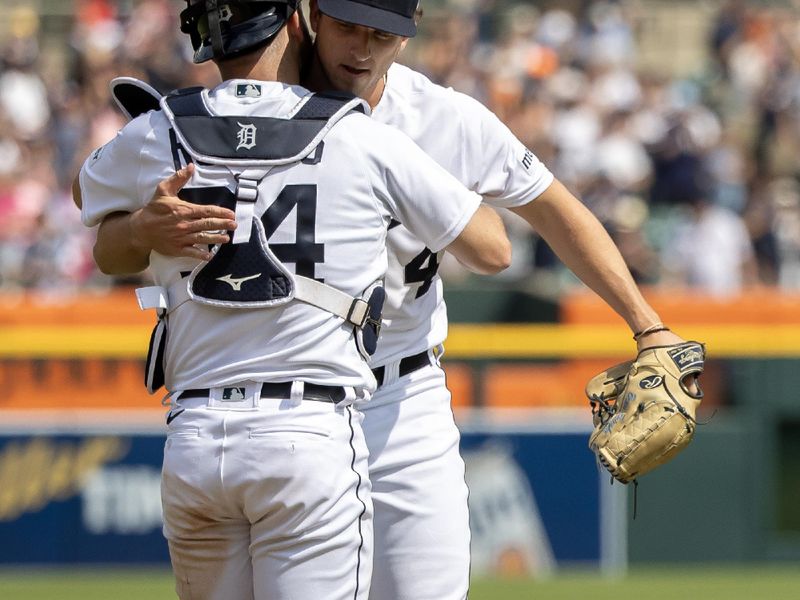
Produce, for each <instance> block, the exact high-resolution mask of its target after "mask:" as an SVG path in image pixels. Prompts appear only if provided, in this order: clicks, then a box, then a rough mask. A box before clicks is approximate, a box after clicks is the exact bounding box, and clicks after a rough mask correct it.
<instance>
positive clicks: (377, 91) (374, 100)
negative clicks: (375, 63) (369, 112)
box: [364, 73, 386, 109]
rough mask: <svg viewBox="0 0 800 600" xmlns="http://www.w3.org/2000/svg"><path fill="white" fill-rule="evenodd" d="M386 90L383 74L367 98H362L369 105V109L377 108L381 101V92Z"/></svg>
mask: <svg viewBox="0 0 800 600" xmlns="http://www.w3.org/2000/svg"><path fill="white" fill-rule="evenodd" d="M385 89H386V74H385V73H384V75H383V77H381V78H380V79H379V80H378V83H376V84H375V87H374V88H372V92H370V93H369V94H367V95H368V96H369V97H368V98H364V100H366V101H367V103H368V104H369V107H370V108H372V109H374V108H375V107H376V106H378V102H380V101H381V98H382V97H383V90H385Z"/></svg>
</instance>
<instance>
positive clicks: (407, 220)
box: [354, 121, 511, 275]
mask: <svg viewBox="0 0 800 600" xmlns="http://www.w3.org/2000/svg"><path fill="white" fill-rule="evenodd" d="M366 123H368V125H365V121H361V124H360V125H355V123H354V126H356V127H361V128H362V130H361V131H360V132H359V134H360V136H359V137H360V138H361V139H363V140H366V141H365V143H364V146H365V147H366V148H367V151H366V153H365V158H366V161H365V162H366V167H367V171H368V172H371V173H372V174H373V175H374V178H373V182H374V188H373V191H374V192H375V193H376V196H377V197H379V198H382V199H383V200H384V201H385V202H386V204H387V206H388V207H389V208H390V213H391V216H392V217H393V218H395V219H397V220H398V221H400V222H401V223H402V224H403V225H404V226H405V227H406V228H407V229H408V230H409V231H410V232H411V233H413V234H414V235H415V236H416V237H417V238H419V239H420V240H421V241H423V242H424V243H425V245H426V246H427V248H428V249H430V250H431V251H432V252H434V253H436V252H439V251H441V250H445V249H447V250H448V251H449V252H451V253H452V254H453V255H454V256H455V257H456V259H458V260H459V261H460V262H461V263H462V264H464V265H465V266H466V267H467V268H468V269H470V270H472V271H474V272H476V273H480V274H485V275H491V274H494V273H498V272H500V271H502V270H503V269H505V268H507V267H508V265H509V264H510V263H511V242H510V241H509V240H508V236H507V235H506V230H505V226H504V225H503V222H502V220H501V219H500V217H499V215H498V214H497V213H496V212H495V211H494V209H493V208H491V207H488V206H482V205H481V198H480V196H478V195H477V194H475V193H474V192H470V191H469V190H468V189H467V188H465V187H464V185H463V184H461V183H460V182H459V181H458V180H457V179H456V178H455V177H454V176H453V175H451V174H450V173H448V172H447V171H446V170H445V169H444V168H443V167H441V166H440V165H439V164H437V163H436V162H435V161H434V160H432V159H431V158H430V157H429V156H428V155H427V154H425V153H424V152H423V151H422V150H421V149H420V147H419V146H417V145H416V144H415V143H414V142H413V141H412V140H411V139H410V138H409V137H408V136H406V135H405V134H403V133H401V132H400V131H398V130H396V129H393V128H391V127H388V126H386V125H382V124H380V123H376V122H372V121H366ZM387 148H390V149H391V151H387Z"/></svg>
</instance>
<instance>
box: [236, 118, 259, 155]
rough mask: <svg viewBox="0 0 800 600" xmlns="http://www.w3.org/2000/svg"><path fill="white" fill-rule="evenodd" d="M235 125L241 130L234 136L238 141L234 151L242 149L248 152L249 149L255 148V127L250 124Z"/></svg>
mask: <svg viewBox="0 0 800 600" xmlns="http://www.w3.org/2000/svg"><path fill="white" fill-rule="evenodd" d="M236 124H237V125H238V126H239V127H240V128H241V129H239V132H238V133H237V134H236V137H237V138H238V140H239V145H238V146H236V150H237V151H238V150H241V149H242V148H244V149H245V150H250V149H251V148H253V147H255V145H256V126H255V125H253V124H252V123H247V124H245V123H239V122H238V121H237V122H236Z"/></svg>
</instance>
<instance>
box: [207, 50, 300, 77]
mask: <svg viewBox="0 0 800 600" xmlns="http://www.w3.org/2000/svg"><path fill="white" fill-rule="evenodd" d="M276 42H277V40H276ZM217 66H218V67H219V72H220V75H221V76H222V79H223V80H225V81H228V80H230V79H257V80H259V81H280V82H281V83H288V84H290V85H296V84H298V83H300V66H299V60H298V59H297V56H296V55H295V53H294V52H293V51H292V48H286V46H285V45H282V44H275V43H273V44H270V45H269V46H268V47H266V48H262V49H260V50H257V51H256V52H249V53H247V54H243V55H241V56H237V57H234V58H229V59H227V60H224V61H221V62H219V63H217Z"/></svg>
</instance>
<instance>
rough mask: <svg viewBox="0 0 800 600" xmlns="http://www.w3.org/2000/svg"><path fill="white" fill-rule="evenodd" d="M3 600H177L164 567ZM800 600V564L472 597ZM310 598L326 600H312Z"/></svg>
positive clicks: (473, 599)
mask: <svg viewBox="0 0 800 600" xmlns="http://www.w3.org/2000/svg"><path fill="white" fill-rule="evenodd" d="M0 598H2V600H168V599H170V600H174V599H175V594H174V593H173V591H172V579H171V576H170V574H169V573H168V572H166V571H163V570H148V571H116V570H114V571H104V570H95V571H85V570H80V571H75V572H72V573H70V572H67V571H45V570H42V571H19V570H0ZM585 598H588V599H590V600H625V599H627V598H631V599H636V600H798V599H800V567H797V566H791V567H788V566H786V567H776V566H741V567H739V566H737V567H713V568H712V567H670V568H667V567H663V568H649V569H640V568H636V569H632V570H631V572H630V574H629V575H628V576H627V577H625V578H621V579H611V578H607V577H602V576H600V575H598V574H596V573H576V572H565V573H561V574H559V575H557V576H554V577H553V578H552V579H549V580H547V581H541V582H534V581H530V580H526V579H503V580H491V581H490V580H478V581H475V582H474V584H473V588H472V592H471V593H470V600H529V599H530V600H583V599H585ZM309 600H325V599H324V598H319V599H317V598H309Z"/></svg>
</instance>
